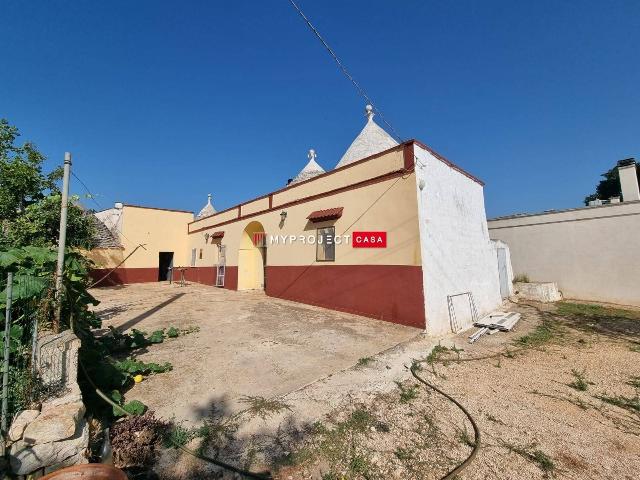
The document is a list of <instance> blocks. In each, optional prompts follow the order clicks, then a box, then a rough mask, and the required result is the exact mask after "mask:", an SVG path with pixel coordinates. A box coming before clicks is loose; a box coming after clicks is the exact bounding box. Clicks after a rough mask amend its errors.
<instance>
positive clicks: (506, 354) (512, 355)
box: [503, 346, 516, 358]
mask: <svg viewBox="0 0 640 480" xmlns="http://www.w3.org/2000/svg"><path fill="white" fill-rule="evenodd" d="M504 350H505V351H504V354H503V355H504V356H505V357H506V358H516V354H515V353H513V352H512V351H511V350H509V347H508V346H507V347H505V349H504Z"/></svg>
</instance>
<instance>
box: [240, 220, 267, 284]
mask: <svg viewBox="0 0 640 480" xmlns="http://www.w3.org/2000/svg"><path fill="white" fill-rule="evenodd" d="M266 263H267V249H266V243H265V236H264V227H263V226H262V224H261V223H260V222H251V223H250V224H249V225H247V226H246V228H245V229H244V232H243V233H242V238H241V239H240V247H239V250H238V290H258V289H260V290H262V289H264V287H265V275H264V270H265V268H264V267H265V265H266Z"/></svg>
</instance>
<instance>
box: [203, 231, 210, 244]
mask: <svg viewBox="0 0 640 480" xmlns="http://www.w3.org/2000/svg"><path fill="white" fill-rule="evenodd" d="M208 241H209V232H207V233H205V234H204V243H207V242H208Z"/></svg>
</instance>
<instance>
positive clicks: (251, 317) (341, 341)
mask: <svg viewBox="0 0 640 480" xmlns="http://www.w3.org/2000/svg"><path fill="white" fill-rule="evenodd" d="M93 294H94V295H95V296H96V298H98V300H100V302H101V303H100V305H99V306H98V307H97V308H96V310H95V311H96V313H97V314H98V315H99V316H100V317H101V318H102V320H103V327H108V326H113V327H115V328H117V329H119V330H120V331H123V332H124V331H129V330H131V329H134V328H135V329H138V330H141V331H145V332H148V333H150V332H152V331H155V330H158V329H163V328H164V329H168V328H169V327H172V326H173V327H177V328H179V329H185V330H191V331H193V333H190V334H186V335H182V336H180V337H179V338H176V339H171V340H170V341H166V342H164V343H161V344H157V345H153V346H152V347H150V348H148V349H147V351H143V352H141V353H139V354H137V358H139V359H140V360H143V361H145V362H157V363H164V362H170V363H171V364H172V366H173V369H172V371H170V372H166V373H163V374H161V375H153V376H150V377H147V378H145V380H144V381H143V382H142V383H140V384H137V385H135V386H134V388H133V389H131V390H130V391H129V392H128V393H127V398H132V399H133V398H135V399H138V400H140V401H142V402H143V403H145V404H146V405H147V406H148V407H149V408H151V409H153V410H154V411H155V412H156V413H157V414H158V415H160V416H162V417H164V418H175V419H176V420H178V421H187V422H196V421H198V420H201V419H202V418H203V416H206V414H207V412H208V411H209V410H210V408H211V407H212V405H222V404H224V405H225V408H226V409H228V410H229V411H230V412H234V411H237V410H239V409H240V408H242V405H243V404H242V403H241V401H240V400H241V399H242V398H244V397H248V396H254V397H265V398H271V397H281V396H284V395H287V394H289V393H291V392H294V391H296V390H299V389H301V388H303V387H305V386H306V385H309V384H311V383H313V382H316V381H318V380H321V379H323V378H327V377H330V376H331V375H333V374H335V373H336V372H339V371H341V370H345V369H348V368H350V367H352V366H354V365H355V364H357V363H358V361H359V360H360V359H361V358H368V357H371V356H373V355H375V354H377V353H378V352H381V351H384V350H386V349H389V348H391V347H394V346H395V345H397V344H399V343H402V342H406V341H407V340H410V339H412V338H414V337H416V336H419V335H420V333H421V331H420V330H418V329H415V328H410V327H404V326H400V325H396V324H392V323H387V322H382V321H377V320H373V319H369V318H364V317H360V316H357V315H350V314H346V313H340V312H335V311H331V310H326V309H322V308H316V307H313V306H309V305H303V304H299V303H294V302H289V301H285V300H279V299H275V298H271V297H267V296H265V295H264V294H263V293H261V292H232V291H229V290H225V289H219V288H214V287H208V286H203V285H199V284H195V283H193V284H192V283H189V284H188V285H186V286H184V287H180V286H178V284H175V283H174V284H171V285H169V284H167V283H166V282H163V283H144V284H136V285H127V286H121V287H109V288H101V289H95V290H94V291H93Z"/></svg>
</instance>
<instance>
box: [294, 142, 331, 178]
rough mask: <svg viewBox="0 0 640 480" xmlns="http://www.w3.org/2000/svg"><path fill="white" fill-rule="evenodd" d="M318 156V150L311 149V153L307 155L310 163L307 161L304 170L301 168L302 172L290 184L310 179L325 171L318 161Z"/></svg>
mask: <svg viewBox="0 0 640 480" xmlns="http://www.w3.org/2000/svg"><path fill="white" fill-rule="evenodd" d="M316 157H317V155H316V151H315V150H313V149H311V150H309V154H308V155H307V158H308V159H309V163H307V165H306V166H305V167H304V168H303V169H302V170H300V173H299V174H298V175H296V176H295V178H294V179H293V180H291V183H290V185H291V184H293V183H298V182H303V181H305V180H309V179H310V178H313V177H317V176H318V175H321V174H323V173H325V171H324V168H322V167H321V166H320V165H318V162H316Z"/></svg>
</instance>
